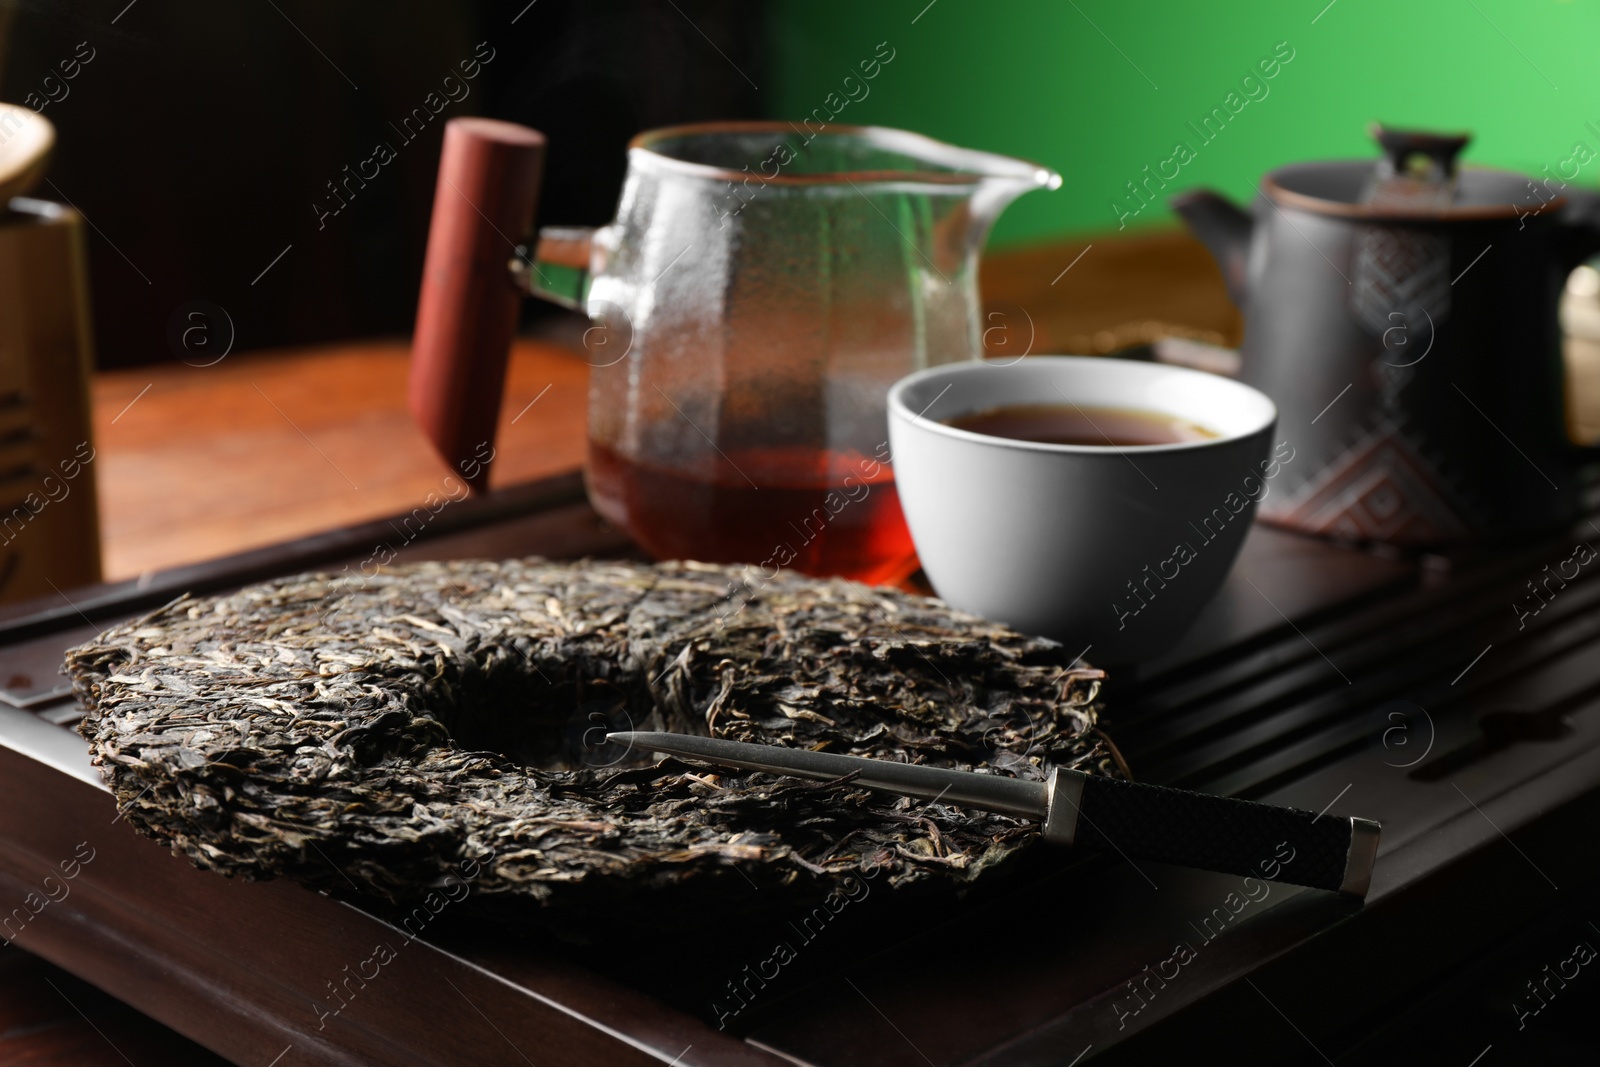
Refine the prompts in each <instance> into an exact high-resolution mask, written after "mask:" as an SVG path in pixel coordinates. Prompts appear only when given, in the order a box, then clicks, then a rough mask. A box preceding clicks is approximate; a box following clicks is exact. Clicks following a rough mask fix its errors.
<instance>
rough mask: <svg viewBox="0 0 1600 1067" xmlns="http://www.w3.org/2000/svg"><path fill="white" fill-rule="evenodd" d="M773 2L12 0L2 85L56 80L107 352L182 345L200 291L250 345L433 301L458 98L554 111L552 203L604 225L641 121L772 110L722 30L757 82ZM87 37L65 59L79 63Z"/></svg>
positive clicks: (64, 196)
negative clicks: (420, 299)
mask: <svg viewBox="0 0 1600 1067" xmlns="http://www.w3.org/2000/svg"><path fill="white" fill-rule="evenodd" d="M674 4H676V6H674ZM755 11H756V8H755V7H754V6H753V5H750V4H736V3H733V2H731V0H673V2H670V3H669V2H664V0H585V2H578V0H537V2H535V3H533V4H531V6H530V5H529V3H528V0H512V2H507V3H489V2H484V0H479V2H475V3H439V2H434V3H425V2H421V0H343V2H340V3H327V2H325V0H324V2H318V0H230V2H226V3H219V2H217V0H135V2H134V3H133V4H132V5H131V6H128V0H49V2H40V0H26V2H22V3H12V4H7V5H5V6H3V7H0V41H3V48H0V63H3V67H0V99H4V100H6V101H8V102H12V103H29V94H30V93H31V94H34V98H33V99H34V102H37V101H40V100H47V101H48V102H47V103H46V105H45V107H44V111H43V114H44V115H45V117H46V118H48V119H50V120H51V121H52V122H53V123H54V124H55V126H56V130H57V135H58V142H57V148H56V155H55V159H54V162H53V164H52V166H51V168H50V173H49V181H48V182H47V183H46V184H43V185H41V186H40V187H39V189H38V190H36V192H35V193H34V195H36V196H39V197H41V198H45V199H51V200H57V201H63V202H65V201H70V202H71V203H72V204H74V205H75V206H76V207H77V208H78V209H79V210H80V211H81V212H83V214H84V215H85V217H86V218H87V219H88V220H89V221H90V223H91V226H90V229H89V232H88V239H89V261H90V273H91V285H92V299H93V306H94V328H95V340H96V345H97V350H98V363H99V365H100V366H102V367H114V366H128V365H134V364H139V363H149V362H156V361H162V360H170V359H175V358H178V357H179V356H180V355H182V354H183V353H182V352H181V351H178V352H175V351H174V350H173V346H172V345H171V344H170V343H169V341H168V325H169V322H170V321H171V320H172V319H173V316H174V313H175V312H176V311H177V310H178V308H180V307H181V306H183V305H184V304H186V303H188V302H191V301H196V300H203V301H208V302H210V303H212V304H215V305H218V306H220V307H221V308H223V309H225V310H226V312H227V314H228V316H229V318H231V320H232V322H233V324H234V327H235V330H236V335H237V336H236V341H235V344H234V348H235V349H236V350H244V349H250V348H260V347H266V346H276V345H292V344H306V343H313V342H318V341H329V340H336V339H340V338H348V337H360V336H371V335H382V334H387V335H391V336H392V335H395V334H408V333H409V332H410V330H411V326H412V320H413V317H414V315H415V312H416V295H417V285H418V281H419V279H420V277H421V270H422V256H423V249H424V245H425V242H426V237H427V224H428V215H429V212H430V210H431V206H432V200H433V185H434V175H435V172H436V167H437V164H438V159H439V143H440V139H441V138H442V136H443V130H444V124H445V122H446V121H447V120H448V119H450V118H453V117H456V116H459V115H470V114H478V115H489V116H493V117H495V118H503V119H509V120H511V121H514V122H521V123H525V124H527V125H531V126H534V127H536V128H538V129H540V130H543V131H544V132H545V133H546V134H547V135H548V136H549V138H550V146H551V147H550V154H549V158H548V162H547V166H546V172H545V185H544V193H543V197H542V201H541V205H540V220H539V221H540V222H542V223H572V224H589V225H598V224H600V223H603V222H606V221H608V220H609V219H610V218H611V215H612V212H613V211H614V209H615V207H616V201H617V193H618V191H619V189H620V188H621V183H622V175H623V170H624V165H625V145H626V143H627V141H628V139H629V138H630V137H631V136H633V135H634V134H635V133H637V132H639V131H640V130H644V129H648V128H650V127H653V126H662V125H668V124H671V123H676V122H687V121H695V120H702V119H713V118H730V117H743V116H748V115H753V114H755V103H754V100H753V96H754V91H753V89H752V88H751V86H750V84H749V83H747V82H746V81H745V80H744V78H743V77H742V76H741V75H740V74H739V73H738V71H736V70H735V69H734V67H733V66H732V65H730V63H729V62H728V61H725V60H724V59H723V58H722V57H721V56H719V55H718V54H717V52H716V50H715V49H713V48H712V47H711V45H710V43H708V40H707V38H709V39H710V41H712V42H715V45H716V48H719V49H721V50H722V51H723V52H724V53H726V54H727V56H728V57H729V59H731V60H732V62H733V63H736V64H737V65H738V67H739V68H740V69H742V70H744V71H746V72H748V73H749V74H750V75H751V76H752V77H753V78H755V79H757V80H758V81H759V79H760V77H761V75H760V74H759V73H758V71H759V70H760V68H761V55H760V47H759V46H760V43H761V36H760V24H759V23H760V20H759V19H758V18H757V17H756V15H755ZM119 12H120V14H119ZM113 20H115V23H114V24H113ZM513 20H515V22H513ZM702 34H704V36H702ZM484 41H486V42H488V46H489V48H492V49H493V50H494V56H493V59H492V60H491V61H490V62H489V63H487V64H486V65H484V66H483V68H482V70H481V72H480V74H479V75H478V77H477V78H476V79H474V80H472V81H470V82H467V85H468V86H469V87H470V95H468V96H467V97H465V98H464V99H462V100H461V101H460V102H456V103H448V104H447V106H446V107H445V108H444V109H443V110H442V111H441V112H440V113H439V114H437V115H434V116H433V117H432V118H431V121H430V122H429V123H428V125H427V127H426V128H425V131H424V132H423V134H422V135H421V136H419V137H416V138H415V139H414V140H412V141H410V142H406V141H404V140H403V139H402V137H401V136H400V135H399V134H398V133H396V131H395V130H394V128H393V127H391V126H390V123H391V122H393V123H396V124H398V123H399V122H400V120H401V118H402V117H404V116H406V115H408V114H410V113H411V111H412V109H413V108H418V107H423V100H424V97H426V96H427V94H428V93H429V92H430V91H438V92H440V95H441V96H443V95H444V94H443V92H442V90H441V83H442V81H443V79H444V78H445V76H446V75H449V74H455V75H457V76H458V79H459V76H460V73H461V71H460V69H459V67H458V63H459V61H461V60H464V59H471V58H472V57H473V55H474V50H475V48H476V47H477V45H478V43H479V42H484ZM80 43H86V45H87V47H80ZM89 49H93V58H92V59H91V60H90V61H89V62H88V63H86V64H81V65H80V66H79V67H78V69H77V73H76V76H75V77H73V78H72V79H70V80H66V79H64V78H62V74H63V73H64V71H63V70H62V68H61V63H62V62H63V61H66V62H67V64H68V67H67V69H71V65H72V61H73V59H74V56H75V54H82V55H88V54H90V53H89ZM485 54H487V53H485ZM330 57H331V58H330ZM335 63H336V64H337V67H336V66H335ZM46 78H52V79H54V80H52V81H49V82H46V80H45V79H46ZM47 88H48V89H49V95H55V96H57V97H59V99H57V100H53V101H50V100H48V95H47V93H46V92H45V89H47ZM455 91H456V92H457V94H458V95H459V92H460V91H459V90H455ZM30 106H31V104H30ZM426 110H427V109H426V108H424V111H426ZM380 141H386V142H387V143H388V144H390V145H391V146H392V147H393V148H394V150H395V153H396V155H395V158H394V159H393V161H392V162H390V163H389V164H387V165H386V166H383V167H382V168H381V170H380V173H379V174H378V176H377V177H376V178H373V179H371V180H370V181H369V182H368V183H367V185H366V187H365V188H363V189H360V190H359V191H358V193H357V194H356V195H355V196H353V197H350V198H348V200H349V206H348V207H347V208H346V209H345V210H343V211H341V212H340V213H339V214H337V215H331V216H329V217H327V218H326V219H325V220H323V221H324V223H325V225H324V227H323V228H322V229H320V230H319V228H318V215H317V212H316V210H315V209H314V208H313V207H312V204H313V202H314V201H320V202H322V203H323V204H324V206H325V207H326V206H332V202H331V200H330V199H329V194H328V191H327V184H326V183H328V182H330V181H334V182H337V180H338V179H340V178H341V177H342V176H343V174H342V172H343V168H344V167H345V166H346V165H349V166H350V167H351V168H352V170H353V169H354V168H355V166H356V165H357V164H358V163H359V162H361V161H362V160H365V159H367V158H368V157H370V156H371V155H372V151H373V148H374V146H375V145H376V144H377V143H378V142H380ZM369 170H370V168H369ZM285 247H288V251H287V252H284V249H285ZM280 253H283V256H282V258H281V259H280V260H278V261H277V262H276V263H275V264H273V259H274V257H276V256H278V255H279V254H280ZM269 264H272V266H271V269H270V270H268V269H266V268H267V267H268V265H269ZM263 270H266V273H265V274H264V275H263V274H262V272H263ZM258 277H259V281H256V282H255V283H254V284H252V280H253V279H256V278H258ZM526 306H527V312H526V314H528V315H529V316H537V315H541V314H561V312H559V311H556V310H555V309H549V310H546V306H545V305H544V304H543V303H542V302H539V301H528V302H527V305H526Z"/></svg>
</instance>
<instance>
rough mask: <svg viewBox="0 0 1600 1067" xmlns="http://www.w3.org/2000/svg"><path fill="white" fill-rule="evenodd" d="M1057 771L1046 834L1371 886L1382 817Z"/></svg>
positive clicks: (1225, 866)
mask: <svg viewBox="0 0 1600 1067" xmlns="http://www.w3.org/2000/svg"><path fill="white" fill-rule="evenodd" d="M1057 774H1058V775H1059V777H1058V778H1055V779H1053V780H1052V782H1051V789H1050V814H1049V816H1048V817H1047V819H1046V826H1045V831H1046V837H1049V838H1053V839H1054V840H1057V841H1061V842H1063V843H1071V844H1077V845H1082V846H1084V847H1085V848H1093V849H1098V850H1104V851H1107V852H1117V853H1121V854H1122V855H1123V856H1124V857H1126V858H1127V859H1129V860H1141V859H1145V860H1155V861H1157V862H1161V863H1172V864H1178V865H1180V866H1184V867H1197V868H1200V869H1202V870H1208V871H1218V872H1221V873H1223V874H1238V875H1244V876H1247V877H1253V878H1260V879H1264V880H1266V881H1273V882H1288V883H1290V884H1292V885H1304V886H1312V887H1314V888H1317V889H1331V890H1335V891H1337V892H1342V893H1347V894H1350V895H1352V896H1365V895H1366V892H1367V886H1368V883H1369V881H1370V878H1371V873H1372V862H1373V859H1374V857H1375V855H1376V852H1377V839H1378V824H1377V823H1374V822H1371V821H1369V820H1366V819H1350V818H1342V817H1340V816H1337V815H1326V814H1324V815H1317V814H1314V813H1312V812H1309V811H1300V810H1298V809H1296V808H1280V807H1274V806H1272V805H1269V804H1257V803H1254V802H1252V801H1248V800H1236V799H1233V798H1232V797H1218V796H1211V795H1209V794H1206V793H1191V792H1187V791H1185V790H1182V789H1168V788H1166V787H1165V786H1159V785H1144V784H1141V783H1137V782H1125V781H1121V780H1119V779H1116V778H1106V777H1102V776H1100V775H1081V774H1077V773H1076V772H1071V771H1058V772H1057ZM1080 784H1081V792H1080V791H1079V789H1078V786H1079V785H1080Z"/></svg>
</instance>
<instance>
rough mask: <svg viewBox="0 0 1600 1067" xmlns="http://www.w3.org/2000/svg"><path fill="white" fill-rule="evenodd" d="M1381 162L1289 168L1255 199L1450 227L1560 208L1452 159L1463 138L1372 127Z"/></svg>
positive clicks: (1546, 195)
mask: <svg viewBox="0 0 1600 1067" xmlns="http://www.w3.org/2000/svg"><path fill="white" fill-rule="evenodd" d="M1371 133H1372V136H1373V138H1374V139H1375V140H1376V141H1377V142H1378V145H1379V147H1381V148H1382V149H1383V156H1382V158H1380V159H1378V160H1376V161H1372V160H1338V161H1332V162H1325V163H1293V164H1290V165H1288V166H1285V167H1279V168H1278V169H1277V170H1274V171H1273V172H1271V173H1270V174H1268V175H1267V176H1266V178H1265V180H1264V181H1263V183H1262V192H1263V193H1264V194H1265V195H1266V196H1267V197H1268V198H1269V199H1271V200H1272V201H1273V202H1274V203H1277V204H1279V205H1281V206H1283V207H1296V208H1300V209H1301V210H1303V211H1313V212H1316V213H1318V214H1324V215H1338V216H1342V217H1345V218H1372V219H1397V218H1404V219H1416V220H1432V221H1440V222H1450V221H1457V220H1467V219H1496V218H1507V219H1510V218H1520V217H1524V216H1527V215H1538V214H1543V213H1544V212H1547V211H1553V210H1555V209H1557V208H1559V207H1560V206H1561V205H1562V204H1564V203H1565V200H1564V199H1563V198H1562V197H1561V196H1560V195H1559V194H1558V193H1555V191H1554V190H1552V189H1549V188H1548V187H1546V186H1543V185H1536V184H1535V183H1534V181H1533V179H1531V178H1529V177H1527V176H1526V175H1524V174H1518V173H1516V172H1514V171H1507V170H1493V169H1490V168H1487V167H1471V168H1467V169H1464V170H1458V169H1457V166H1456V157H1457V156H1458V155H1460V153H1461V150H1462V149H1463V148H1465V147H1466V146H1467V142H1468V141H1469V140H1471V135H1470V134H1465V133H1455V134H1449V133H1429V132H1425V131H1421V130H1397V129H1392V128H1389V127H1386V126H1382V125H1379V124H1377V123H1374V124H1373V125H1372V127H1371Z"/></svg>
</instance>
